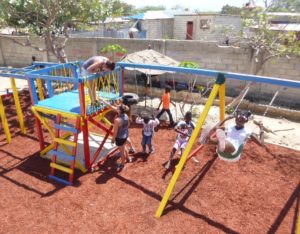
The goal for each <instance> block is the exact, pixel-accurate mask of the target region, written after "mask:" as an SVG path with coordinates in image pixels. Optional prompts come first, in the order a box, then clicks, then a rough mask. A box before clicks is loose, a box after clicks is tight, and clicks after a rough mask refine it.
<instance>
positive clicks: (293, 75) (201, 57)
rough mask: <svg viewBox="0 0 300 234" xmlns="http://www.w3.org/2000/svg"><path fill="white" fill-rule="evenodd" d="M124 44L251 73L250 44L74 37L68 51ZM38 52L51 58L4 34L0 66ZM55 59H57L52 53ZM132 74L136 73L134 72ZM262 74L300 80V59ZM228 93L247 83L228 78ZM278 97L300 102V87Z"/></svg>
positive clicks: (263, 94) (84, 54)
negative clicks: (110, 44)
mask: <svg viewBox="0 0 300 234" xmlns="http://www.w3.org/2000/svg"><path fill="white" fill-rule="evenodd" d="M14 38H15V39H17V40H20V41H25V38H24V37H14ZM109 43H112V44H115V43H117V44H120V45H122V46H123V47H124V48H126V49H127V50H128V53H132V52H136V51H140V50H144V49H147V47H148V44H151V45H152V48H153V49H154V50H156V51H158V52H160V53H162V54H166V55H167V56H170V57H172V58H174V59H175V60H178V61H184V60H189V61H194V62H196V63H198V64H199V65H200V67H201V68H204V69H215V70H219V71H225V72H226V71H229V72H237V73H246V74H247V73H249V72H250V59H251V50H250V48H248V47H243V48H232V47H222V46H221V47H220V46H217V45H216V43H212V42H201V41H186V40H139V39H114V38H71V39H70V40H69V41H68V44H67V48H66V53H67V55H68V59H69V61H74V60H78V59H82V60H84V59H87V58H88V57H90V56H93V55H96V54H99V51H100V49H101V48H103V47H105V46H106V45H107V44H109ZM34 44H36V45H40V46H41V47H42V46H43V45H44V41H43V39H41V38H35V39H34ZM32 55H35V56H36V57H37V59H38V60H42V61H47V55H46V53H45V52H38V51H36V50H34V49H32V48H30V47H23V46H20V45H18V44H15V43H14V42H13V41H11V40H9V39H6V38H2V37H0V65H1V66H13V67H22V66H27V65H29V64H30V63H31V56H32ZM50 60H51V61H56V59H55V58H54V57H53V56H51V57H50ZM131 74H132V73H131ZM260 74H261V75H265V76H271V77H278V78H284V79H292V80H300V58H291V59H286V58H281V59H273V60H270V61H268V62H267V63H266V65H265V66H264V69H263V70H262V72H261V73H260ZM173 76H174V77H175V78H176V79H178V80H181V81H182V80H183V79H185V78H183V77H184V76H183V75H182V74H174V75H166V77H167V78H169V79H172V78H173ZM210 80H213V79H211V78H207V77H199V82H198V83H200V84H202V85H206V83H207V81H210ZM227 84H228V85H227V90H228V92H227V93H228V94H229V95H230V94H233V95H236V93H237V92H239V91H240V89H241V88H243V87H244V86H245V82H241V81H233V80H228V81H227ZM277 89H278V87H276V86H272V85H265V84H263V85H260V84H257V85H255V86H253V87H252V88H251V91H250V93H249V96H253V98H255V97H259V98H265V99H266V101H267V100H270V98H271V96H272V95H273V94H274V93H275V91H276V90H277ZM278 100H282V101H284V102H285V103H288V104H295V105H299V103H300V91H299V89H290V88H289V89H287V90H283V91H282V92H280V94H279V96H278Z"/></svg>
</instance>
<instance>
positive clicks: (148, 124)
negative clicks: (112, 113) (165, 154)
mask: <svg viewBox="0 0 300 234" xmlns="http://www.w3.org/2000/svg"><path fill="white" fill-rule="evenodd" d="M135 121H136V123H137V124H143V125H144V128H143V131H142V135H143V138H142V143H141V144H142V147H143V154H146V146H147V145H148V148H149V154H153V153H154V148H153V145H152V137H153V134H154V128H155V127H156V126H157V125H158V124H159V120H158V119H157V118H155V119H154V120H153V119H152V120H150V118H149V116H145V117H144V118H141V117H139V116H138V117H137V119H136V120H135Z"/></svg>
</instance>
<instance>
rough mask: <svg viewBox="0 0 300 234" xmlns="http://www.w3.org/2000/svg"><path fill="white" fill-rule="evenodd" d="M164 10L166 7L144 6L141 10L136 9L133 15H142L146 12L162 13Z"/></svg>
mask: <svg viewBox="0 0 300 234" xmlns="http://www.w3.org/2000/svg"><path fill="white" fill-rule="evenodd" d="M163 10H166V7H164V6H144V7H141V8H137V9H135V10H134V11H133V13H135V14H138V13H144V12H147V11H163Z"/></svg>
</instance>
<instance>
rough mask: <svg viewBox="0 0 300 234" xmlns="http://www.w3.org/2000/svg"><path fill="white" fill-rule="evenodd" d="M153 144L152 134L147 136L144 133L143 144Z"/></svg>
mask: <svg viewBox="0 0 300 234" xmlns="http://www.w3.org/2000/svg"><path fill="white" fill-rule="evenodd" d="M151 144H152V135H150V136H145V135H144V134H143V138H142V146H144V145H151Z"/></svg>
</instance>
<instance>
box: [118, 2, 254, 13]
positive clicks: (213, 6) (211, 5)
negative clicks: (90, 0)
mask: <svg viewBox="0 0 300 234" xmlns="http://www.w3.org/2000/svg"><path fill="white" fill-rule="evenodd" d="M123 1H124V2H126V3H129V4H131V5H134V6H135V7H137V8H139V7H143V6H149V5H151V6H157V5H159V6H161V5H163V6H165V7H166V8H167V9H171V8H172V7H174V6H176V5H180V6H183V7H184V8H189V9H190V10H194V9H198V10H200V11H220V10H221V9H222V7H223V6H224V5H226V4H229V5H232V6H238V7H242V6H243V5H245V3H247V2H249V1H247V0H163V1H162V0H151V1H141V0H123ZM256 2H258V1H256Z"/></svg>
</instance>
